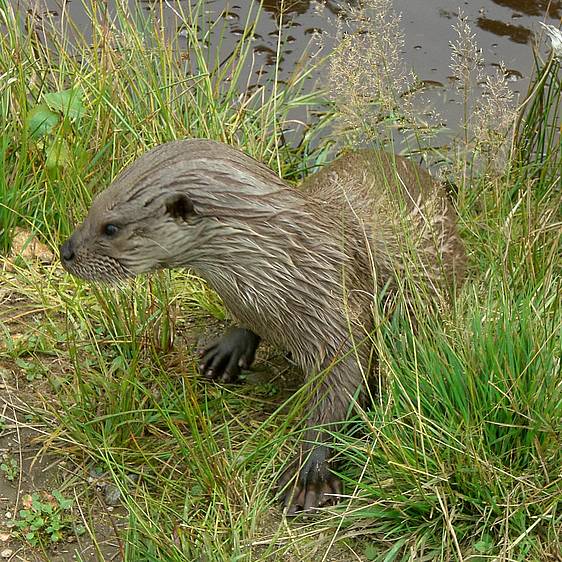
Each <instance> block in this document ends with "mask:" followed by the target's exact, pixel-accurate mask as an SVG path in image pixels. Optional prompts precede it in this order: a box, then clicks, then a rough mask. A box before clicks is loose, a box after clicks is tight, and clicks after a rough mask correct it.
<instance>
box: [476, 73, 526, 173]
mask: <svg viewBox="0 0 562 562" xmlns="http://www.w3.org/2000/svg"><path fill="white" fill-rule="evenodd" d="M514 98H515V94H514V93H513V90H512V89H511V88H510V87H509V84H508V82H507V73H506V69H505V66H504V65H503V63H501V64H500V66H499V67H498V68H497V70H496V73H495V74H494V75H488V76H486V78H485V79H484V83H483V91H482V95H481V96H480V99H479V100H478V102H477V103H476V104H475V108H474V111H473V114H472V120H471V123H470V129H471V131H472V137H473V144H474V151H475V154H477V155H481V156H482V157H483V158H484V163H483V166H484V170H486V171H495V172H498V173H501V172H503V171H504V170H505V166H506V163H507V160H508V156H509V152H510V150H511V143H510V142H509V141H510V140H511V139H512V135H510V132H512V131H513V127H514V125H515V120H516V118H517V109H516V107H515V103H514V101H515V100H514Z"/></svg>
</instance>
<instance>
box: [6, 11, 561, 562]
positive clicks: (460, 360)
mask: <svg viewBox="0 0 562 562" xmlns="http://www.w3.org/2000/svg"><path fill="white" fill-rule="evenodd" d="M201 7H202V3H197V5H196V6H195V7H194V8H193V9H192V11H191V13H186V14H185V15H184V17H185V26H184V29H185V33H186V36H187V41H188V44H189V49H188V51H189V56H180V54H179V52H178V49H177V44H175V39H174V38H173V37H172V38H164V37H162V36H161V35H160V34H159V33H158V32H156V31H154V29H156V28H154V26H152V25H151V24H150V22H148V23H147V22H143V21H142V20H140V19H139V20H135V19H134V18H132V17H129V15H128V14H127V13H125V12H120V13H119V15H118V20H117V23H116V26H117V28H118V29H119V32H117V31H116V30H115V29H110V30H109V32H108V30H107V29H106V28H104V26H103V17H102V15H103V14H99V13H97V12H96V11H95V10H94V9H93V8H91V10H92V18H93V21H94V25H93V38H92V46H91V47H88V46H87V45H86V43H85V42H83V41H81V40H80V39H79V38H78V39H77V40H76V41H75V43H74V44H73V45H70V43H69V41H68V39H65V38H64V37H60V36H57V35H53V36H52V37H51V38H50V43H49V44H50V45H51V48H50V49H45V48H44V47H42V46H41V45H40V44H39V43H38V41H37V37H36V36H35V34H34V28H33V26H31V27H28V28H27V29H25V28H24V26H23V25H22V24H21V22H20V20H19V19H18V18H17V17H16V16H15V15H14V14H13V13H12V12H11V8H10V3H8V2H5V1H4V2H3V1H1V0H0V25H4V26H6V28H7V29H8V30H9V32H8V33H3V34H0V76H1V77H2V80H1V81H0V112H1V113H0V158H1V160H0V162H1V166H2V173H0V248H1V249H2V251H3V253H4V254H7V252H8V251H9V248H10V246H11V241H12V236H13V232H14V228H15V227H16V226H20V227H23V228H25V229H27V230H32V231H33V232H34V233H36V234H37V236H39V237H40V239H42V240H43V241H45V242H46V243H47V244H49V245H50V246H51V247H52V248H53V249H54V248H56V247H57V245H58V244H59V243H60V242H61V241H62V240H64V239H65V237H66V236H67V235H68V234H69V233H70V232H71V231H72V228H73V226H74V224H75V223H76V222H78V221H79V220H80V218H81V217H82V216H83V215H84V213H85V212H86V210H87V208H88V205H89V202H90V201H91V198H92V196H93V195H94V194H95V193H97V192H98V191H99V190H101V189H103V188H104V187H105V186H106V185H107V184H108V183H109V181H110V180H111V178H112V177H113V176H114V175H115V174H116V173H117V172H118V171H119V170H120V169H121V168H122V167H124V166H125V165H127V164H128V163H130V162H131V161H132V160H133V159H134V158H135V157H136V156H138V155H139V154H140V153H142V152H143V151H145V150H146V149H147V148H149V147H152V146H154V145H156V144H158V143H161V142H164V141H167V140H170V139H174V138H184V137H209V138H215V139H219V140H223V141H225V142H228V143H231V144H234V145H236V146H239V147H241V148H242V149H243V150H245V151H246V152H248V153H249V154H251V155H253V156H255V157H256V158H258V159H259V160H262V161H264V162H266V163H267V164H269V165H270V166H271V167H272V168H273V169H275V170H276V171H278V172H279V173H280V174H281V175H282V176H284V177H286V178H288V179H290V180H297V179H299V178H301V177H302V175H303V173H304V171H305V170H307V169H310V168H313V167H314V165H315V164H317V163H318V162H321V161H322V160H324V159H325V158H326V154H327V147H328V146H329V145H330V144H331V143H329V142H328V141H324V142H323V140H322V139H323V137H322V131H323V122H320V123H317V124H316V125H314V124H313V125H312V126H311V127H310V128H309V129H308V130H307V131H305V134H304V137H303V138H302V141H301V142H300V143H299V144H298V146H297V147H296V148H295V146H290V145H289V144H288V143H286V142H284V135H283V131H284V130H286V129H287V128H288V127H290V117H291V112H292V111H294V110H295V109H297V108H298V109H299V110H303V109H304V110H305V109H306V108H307V107H311V108H314V107H316V108H317V107H318V105H317V104H319V103H320V100H319V99H318V98H319V96H317V95H313V94H307V93H304V92H303V91H302V83H303V79H304V77H305V76H306V75H307V74H308V73H310V72H311V68H309V67H307V66H303V68H302V69H301V70H300V71H299V72H297V73H296V74H295V76H294V77H293V79H292V80H290V81H289V82H288V84H287V85H282V84H281V83H273V84H268V85H267V87H264V88H263V89H261V90H260V89H258V90H256V91H254V92H252V93H250V92H247V91H246V83H245V78H244V75H243V69H244V68H245V66H244V65H245V64H247V61H248V57H250V52H251V47H250V39H249V37H250V31H251V22H248V23H247V27H246V33H245V35H244V36H243V37H242V38H241V40H240V43H239V47H238V51H237V52H236V53H234V54H233V56H232V57H231V58H230V59H228V60H227V61H226V62H225V63H223V64H219V61H218V59H217V58H216V57H215V55H214V54H211V55H209V54H207V53H208V52H211V53H213V52H215V51H213V50H210V51H206V50H205V49H204V47H203V45H204V39H205V34H206V33H207V32H208V31H209V29H210V26H212V25H215V24H213V23H212V22H205V21H204V17H203V15H202V12H201ZM96 14H97V15H96ZM197 24H199V27H198V26H197ZM219 36H220V34H219ZM560 102H561V87H560V69H559V63H558V62H556V61H555V59H550V60H549V61H548V62H547V63H544V64H542V63H541V64H539V63H537V75H536V77H535V81H534V84H533V86H532V88H531V94H530V97H529V100H528V102H527V104H526V105H525V106H524V107H523V108H522V109H521V112H520V116H519V120H518V127H517V131H516V135H515V140H514V145H513V150H512V153H511V158H510V160H509V162H508V163H507V165H506V167H505V169H503V170H501V171H500V172H499V173H497V174H495V175H491V174H486V175H483V176H482V177H475V178H474V179H473V180H472V181H471V182H465V181H461V182H460V183H459V190H460V191H461V193H459V194H458V211H459V224H460V227H461V231H462V235H463V238H464V240H465V242H466V245H467V249H468V253H469V256H470V272H469V279H468V281H467V283H466V285H465V286H464V288H463V290H462V291H461V294H460V295H459V297H458V299H457V300H456V302H455V303H454V304H453V306H451V307H450V308H449V309H445V310H442V311H440V312H435V313H432V314H424V315H423V316H422V317H421V319H420V320H419V322H418V325H417V328H416V330H415V332H414V331H413V330H412V327H411V325H410V324H409V323H408V321H407V319H405V318H401V317H400V316H396V317H394V318H391V319H388V320H387V321H386V322H384V323H383V325H382V326H381V327H380V330H378V331H377V332H376V333H375V334H373V342H374V345H375V346H376V348H377V351H378V354H379V363H380V370H379V373H378V377H379V381H380V392H379V393H377V394H373V396H372V400H371V403H370V404H369V405H368V407H365V408H364V409H361V410H359V409H358V410H357V411H356V412H355V416H354V418H353V419H352V420H351V421H350V422H349V423H348V427H347V428H346V429H347V430H346V431H345V432H342V433H341V434H338V435H337V436H336V442H337V450H338V453H337V454H338V458H339V459H340V460H341V464H340V470H341V474H342V477H343V478H344V480H345V485H346V492H347V493H348V494H349V499H348V500H347V501H344V502H343V503H342V504H340V505H339V506H337V508H333V509H330V510H327V511H326V513H324V514H322V515H319V516H317V517H313V518H298V519H296V520H294V521H286V520H285V519H284V518H283V516H282V514H281V511H280V509H279V508H278V506H277V505H276V503H275V499H274V485H275V480H276V477H277V476H278V475H279V474H280V473H281V471H282V469H283V464H284V462H285V460H286V459H287V458H288V457H289V455H290V453H291V452H292V451H293V450H294V448H295V447H296V445H297V442H298V437H299V431H300V429H301V426H300V425H299V420H300V419H301V417H302V414H303V404H304V402H305V398H306V388H305V389H304V391H301V392H297V393H296V394H295V395H294V396H293V397H291V398H289V399H286V395H285V394H284V393H283V392H282V386H283V385H282V384H281V382H280V381H281V375H282V374H283V373H282V372H281V374H280V373H279V371H280V369H279V368H274V369H272V370H273V372H274V373H275V374H276V377H275V378H272V380H271V381H270V382H268V383H262V384H258V385H250V384H247V385H241V386H220V385H212V384H204V383H203V382H202V381H201V380H200V379H199V377H198V376H197V370H196V363H197V361H196V358H195V355H194V345H195V343H194V342H195V336H194V334H195V333H196V332H197V331H202V332H204V331H205V329H206V328H207V327H208V324H209V323H210V321H209V317H210V316H213V317H218V318H224V311H223V309H222V307H221V304H220V301H219V300H218V298H217V297H216V296H215V295H214V294H213V293H212V292H211V291H209V290H208V289H207V288H206V287H205V286H204V284H203V283H202V282H201V281H200V280H198V279H196V278H194V277H193V276H191V275H190V274H189V273H188V272H173V273H163V274H158V275H155V276H152V277H151V278H150V279H140V280H137V281H135V282H134V283H132V284H131V286H130V287H127V288H125V289H123V290H119V291H118V290H112V289H100V288H95V287H91V286H89V285H87V284H84V283H80V282H78V281H75V280H74V279H71V278H70V277H69V276H68V275H66V274H64V273H63V272H62V270H61V268H60V267H59V266H58V265H56V264H53V265H48V266H38V265H37V264H34V263H33V262H31V261H25V260H20V261H19V262H18V263H16V268H15V270H14V271H11V272H10V271H4V272H0V281H1V286H2V290H3V291H4V293H3V294H7V295H11V296H12V297H16V296H17V297H19V298H21V299H23V301H24V302H25V303H26V308H25V309H22V310H19V309H16V308H14V309H13V310H14V314H15V313H16V312H17V315H18V318H19V321H18V322H17V323H13V322H12V323H8V322H6V323H5V326H4V328H3V333H4V334H5V336H6V337H5V343H4V344H3V345H0V360H2V362H4V363H6V364H8V365H10V366H13V367H14V368H17V363H16V361H18V360H21V359H23V360H25V361H27V362H28V363H33V362H37V363H38V364H43V363H45V362H47V360H49V361H50V362H49V363H48V368H47V369H46V372H47V373H48V375H47V376H48V379H49V382H50V385H51V389H52V390H51V392H52V395H51V399H50V398H49V397H47V398H45V397H43V398H41V397H39V398H38V399H37V401H36V403H35V408H36V414H37V415H39V416H40V418H41V419H42V420H43V422H44V423H46V424H47V427H48V435H49V436H48V437H45V439H46V442H47V444H48V446H49V447H50V449H51V450H56V451H59V452H60V453H61V454H62V455H65V456H66V457H67V458H72V459H74V460H75V461H76V462H77V463H78V464H79V465H81V466H84V467H86V468H85V469H84V470H85V471H86V472H88V470H89V468H91V467H94V466H95V467H98V468H99V469H101V470H102V471H104V472H106V473H107V475H108V478H109V479H110V480H111V481H112V482H113V484H114V485H115V486H117V488H118V489H119V490H120V492H121V498H122V501H123V503H124V505H125V508H126V515H125V525H124V526H123V527H122V531H121V533H120V548H121V552H122V553H123V555H124V559H125V560H130V561H140V560H154V561H156V560H166V561H168V560H169V561H178V562H179V561H184V560H229V561H230V560H232V561H234V560H324V559H325V560H330V559H335V558H339V559H340V560H356V559H369V560H385V561H392V560H443V561H448V560H469V559H470V560H489V559H499V560H521V561H529V560H537V561H539V560H557V559H559V558H557V557H559V556H560V552H562V544H561V538H560V537H561V534H562V513H561V508H560V500H561V499H562V473H561V472H560V470H561V468H560V467H561V466H562V452H561V450H562V448H561V447H560V443H561V442H562V421H561V419H562V373H561V348H562V310H561V301H560V294H561V292H562V286H561V285H562V251H561V250H562V249H561V240H560V233H561V230H562V229H561V222H560V221H561V208H562V207H561V203H562V201H561V191H560V169H561V168H562V150H561V146H560V135H559V126H560V122H559V120H560V115H559V107H560ZM315 104H316V105H315ZM37 108H39V109H37ZM331 117H332V116H331V115H328V116H327V118H326V119H327V120H328V119H329V118H331ZM37 124H39V125H40V127H39V129H37ZM557 128H558V133H557V132H556V131H557ZM8 305H10V302H8ZM24 375H25V373H24ZM32 382H33V381H32ZM80 501H81V502H82V504H81V505H82V510H83V519H84V522H85V527H86V529H87V531H88V532H89V533H90V534H91V537H92V540H93V541H94V542H96V541H97V538H96V534H95V533H96V527H95V519H96V517H97V516H96V513H97V512H96V509H98V510H99V507H96V505H97V504H96V501H95V497H94V495H93V494H92V493H88V492H84V493H82V495H81V497H80ZM97 548H99V549H100V552H101V547H100V546H99V544H98V546H97ZM354 553H357V554H358V555H359V556H360V558H357V557H355V554H354ZM99 557H100V560H101V559H103V557H102V555H101V554H100V555H99ZM361 557H362V558H361Z"/></svg>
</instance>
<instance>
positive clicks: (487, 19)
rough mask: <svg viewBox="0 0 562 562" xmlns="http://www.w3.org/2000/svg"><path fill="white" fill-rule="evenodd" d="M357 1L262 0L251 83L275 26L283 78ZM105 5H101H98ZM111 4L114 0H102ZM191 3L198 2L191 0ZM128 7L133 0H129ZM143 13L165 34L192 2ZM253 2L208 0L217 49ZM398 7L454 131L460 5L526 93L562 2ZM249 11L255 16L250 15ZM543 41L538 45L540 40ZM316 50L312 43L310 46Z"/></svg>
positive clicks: (411, 50)
mask: <svg viewBox="0 0 562 562" xmlns="http://www.w3.org/2000/svg"><path fill="white" fill-rule="evenodd" d="M17 3H18V4H20V5H22V6H24V7H28V8H29V6H30V5H34V6H35V8H36V9H37V11H38V12H42V13H45V11H49V13H50V15H51V16H53V19H54V20H55V21H56V20H59V21H64V20H65V19H66V20H68V19H69V18H70V19H71V20H73V21H75V22H76V23H77V24H78V27H79V29H82V30H86V33H87V29H88V18H87V15H86V13H85V11H84V8H83V6H82V3H81V2H80V1H79V0H66V1H65V0H34V1H31V2H30V1H29V0H28V1H26V2H24V1H23V0H17ZM353 3H354V0H348V1H347V2H346V1H345V0H340V1H336V0H327V2H326V9H325V10H324V13H323V14H320V13H319V12H318V10H317V9H316V3H315V2H313V1H310V0H284V1H283V0H264V1H263V11H264V13H263V14H262V16H261V18H260V20H259V22H258V25H257V27H256V30H255V36H254V38H253V51H254V63H253V67H252V68H251V69H248V73H249V74H250V76H249V83H257V82H260V81H263V80H264V79H267V77H268V76H270V75H271V74H272V73H273V72H274V69H275V63H276V58H277V54H276V53H277V49H278V38H279V30H280V29H281V30H282V38H283V49H282V56H281V59H280V60H279V61H278V63H279V64H278V72H279V78H280V79H281V80H284V79H286V78H287V77H288V76H289V75H290V74H291V72H292V70H293V69H294V68H295V65H296V64H297V62H298V60H299V59H300V58H301V57H302V56H303V52H305V51H306V49H307V46H309V43H310V40H311V37H312V35H313V33H314V32H315V30H324V31H327V32H328V34H333V31H334V22H335V18H336V15H337V14H338V13H340V12H341V8H342V6H345V5H346V4H353ZM101 4H102V3H100V5H101ZM103 4H106V5H107V6H108V8H109V10H110V13H111V12H112V11H114V10H115V1H114V0H106V1H104V2H103ZM192 4H195V1H194V0H193V2H192ZM129 5H130V6H131V7H134V6H135V0H129ZM136 5H137V6H140V7H141V8H142V9H143V10H144V11H146V12H149V13H151V14H152V15H153V16H154V17H156V18H157V19H158V20H160V19H162V23H163V25H164V28H165V29H166V30H167V31H168V33H174V32H175V31H176V30H177V29H178V22H177V17H176V11H177V10H178V9H182V10H184V11H186V10H187V9H188V8H189V0H168V1H167V2H162V3H161V2H160V1H158V0H139V1H138V2H136ZM258 5H259V2H258V1H257V0H234V1H232V0H230V1H229V0H207V2H205V11H206V13H207V15H208V17H209V19H210V20H211V21H215V20H218V21H220V22H223V23H224V26H225V30H226V33H224V36H223V42H222V46H221V50H222V51H223V52H224V55H225V56H226V55H227V54H228V53H229V52H230V51H232V49H233V46H234V45H235V43H236V41H238V40H239V38H240V36H241V33H242V30H243V28H244V26H245V23H246V21H247V18H248V17H249V14H250V17H255V13H256V9H257V7H258ZM394 7H395V9H396V11H398V12H401V13H402V27H403V29H404V32H405V38H406V43H405V49H404V53H403V56H404V60H405V63H406V64H407V65H408V66H411V67H412V68H413V69H414V71H415V72H416V74H417V76H418V77H419V78H420V79H421V80H423V81H424V82H425V83H426V84H430V85H431V86H433V88H432V91H431V98H432V101H433V103H435V104H436V105H437V109H438V111H439V113H440V115H441V119H442V121H443V122H444V123H445V124H447V125H448V127H449V128H451V129H456V128H457V127H458V123H459V122H460V119H461V107H460V105H461V104H460V100H459V99H458V98H457V96H456V94H455V91H454V90H455V89H454V88H453V87H452V80H453V78H452V77H451V70H450V66H449V65H450V48H449V42H450V41H453V40H454V39H455V32H454V30H453V27H452V26H453V24H454V23H455V21H456V18H457V14H458V11H459V8H460V9H462V11H463V12H464V14H465V16H466V18H467V21H468V23H469V24H470V25H471V27H472V29H473V30H474V31H475V33H476V39H477V41H478V44H479V46H480V47H481V49H482V54H483V57H484V60H485V65H486V66H487V67H488V70H492V69H493V67H497V66H498V65H499V64H500V63H503V64H504V65H505V67H506V69H507V71H508V76H509V80H510V83H511V87H512V89H513V90H514V92H516V93H517V94H518V95H519V96H520V97H521V96H524V94H525V92H526V89H527V85H528V78H529V76H530V74H531V69H532V64H533V56H532V49H531V44H532V42H533V41H534V38H535V37H536V34H538V33H540V32H541V31H542V29H541V26H540V25H539V22H540V21H544V22H546V23H550V24H553V25H555V26H558V25H559V24H560V22H561V20H562V0H552V1H550V2H549V1H547V0H480V1H479V2H474V1H470V2H469V1H463V2H459V0H394ZM252 14H254V15H252ZM544 44H545V43H544V41H543V45H544ZM312 50H313V49H311V51H312ZM318 82H319V83H320V84H319V85H320V86H325V84H323V83H322V77H321V76H318V75H316V76H313V77H311V79H310V81H309V84H310V85H309V86H308V87H309V88H310V89H313V88H315V87H318Z"/></svg>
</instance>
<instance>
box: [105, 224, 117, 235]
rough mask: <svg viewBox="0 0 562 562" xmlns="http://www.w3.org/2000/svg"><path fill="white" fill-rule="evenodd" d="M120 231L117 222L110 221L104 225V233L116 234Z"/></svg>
mask: <svg viewBox="0 0 562 562" xmlns="http://www.w3.org/2000/svg"><path fill="white" fill-rule="evenodd" d="M118 232H119V227H118V226H117V225H116V224H111V223H108V224H106V225H105V226H104V227H103V233H104V234H105V235H106V236H110V237H111V236H115V235H116V234H117V233H118Z"/></svg>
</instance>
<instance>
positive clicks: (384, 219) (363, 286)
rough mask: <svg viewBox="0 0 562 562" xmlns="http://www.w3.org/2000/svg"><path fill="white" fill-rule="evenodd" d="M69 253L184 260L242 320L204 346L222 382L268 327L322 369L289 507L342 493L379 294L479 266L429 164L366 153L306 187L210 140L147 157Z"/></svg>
mask: <svg viewBox="0 0 562 562" xmlns="http://www.w3.org/2000/svg"><path fill="white" fill-rule="evenodd" d="M60 256H61V261H62V265H63V266H64V268H65V269H66V270H67V271H69V272H70V273H72V274H73V275H76V276H78V277H81V278H83V279H86V280H92V281H105V282H115V281H116V280H118V279H124V278H127V277H132V276H135V275H138V274H141V273H146V272H149V271H154V270H158V269H162V268H175V267H189V268H190V269H191V270H193V271H194V272H196V273H197V274H198V275H199V276H201V277H202V278H203V279H205V280H206V281H207V283H208V284H209V285H210V286H211V287H212V288H213V289H214V290H215V291H216V292H217V293H218V294H219V295H220V297H221V298H222V300H223V302H224V304H225V306H226V308H227V309H228V311H229V312H230V314H231V316H232V318H233V319H234V320H235V327H232V328H230V329H229V330H227V332H226V333H225V335H224V336H223V338H222V339H220V340H219V341H218V342H217V343H216V344H214V345H211V346H210V347H209V348H207V349H206V350H204V352H203V354H202V357H201V365H200V369H201V371H202V373H203V374H204V375H206V376H208V377H210V378H211V379H215V380H219V381H225V382H228V381H231V380H234V379H235V378H236V377H237V375H238V374H239V373H240V370H241V369H246V368H249V367H250V366H251V364H252V362H253V360H254V357H255V353H256V349H257V347H258V345H259V343H260V341H261V338H264V339H265V340H267V341H269V342H271V343H272V344H274V345H276V346H279V347H281V348H283V349H285V350H286V351H288V352H290V353H291V354H292V357H293V359H294V360H295V361H296V363H297V364H298V365H299V366H300V367H301V368H302V369H303V371H304V372H305V373H306V375H307V376H309V377H313V381H311V385H312V388H313V391H312V392H311V404H310V411H309V413H308V418H307V421H306V426H307V428H306V431H305V435H304V439H303V443H302V445H301V447H300V453H299V455H298V457H297V459H295V461H294V462H293V463H289V465H288V468H287V469H286V471H285V473H284V474H283V475H282V477H281V479H280V482H279V487H280V489H281V497H282V501H283V503H284V505H285V507H286V508H287V513H288V514H289V515H293V514H296V513H298V512H300V511H308V510H311V509H314V508H317V507H321V506H325V505H329V504H332V503H334V502H335V501H337V499H338V497H339V496H340V495H341V494H342V484H341V481H340V480H339V479H338V478H337V477H336V476H335V475H334V474H333V472H332V471H331V470H330V467H331V455H330V437H329V433H330V432H332V431H334V430H335V429H337V428H338V423H340V422H342V421H343V420H344V419H345V418H346V415H347V413H348V411H349V409H350V407H351V406H352V405H353V403H354V401H355V400H357V399H358V396H359V395H360V392H361V388H363V386H364V384H365V381H366V377H367V376H368V374H369V372H370V370H371V369H372V363H373V362H372V346H371V345H369V341H370V338H369V336H370V335H371V333H372V330H373V324H374V320H373V307H374V306H375V302H376V301H375V295H377V292H378V291H384V292H385V293H386V294H389V295H399V296H400V295H402V296H404V297H405V298H406V299H407V298H408V294H409V293H410V292H411V291H423V292H424V293H427V294H428V295H429V296H430V297H431V296H432V295H433V296H435V297H437V298H439V295H441V294H443V293H445V292H447V291H449V290H450V289H451V288H452V287H454V286H455V285H457V286H458V285H459V284H460V283H461V282H462V280H463V277H464V270H465V253H464V249H463V244H462V242H461V239H460V238H459V235H458V233H457V228H456V219H455V212H454V210H453V207H452V205H451V203H450V201H449V199H448V197H447V195H446V193H445V192H444V190H443V188H442V187H441V186H440V185H439V184H438V183H437V182H436V181H434V179H433V178H432V176H431V175H430V174H429V173H428V172H427V171H425V170H424V169H423V168H422V167H421V166H419V165H418V164H415V163H413V162H411V161H409V160H407V159H405V158H402V157H400V156H397V155H394V154H390V153H387V152H384V151H381V150H374V149H364V150H359V151H356V152H351V153H349V154H347V155H344V156H342V157H340V158H339V159H337V160H336V161H334V162H333V163H331V164H329V165H327V166H325V167H323V168H322V169H321V170H320V171H319V172H318V173H316V174H314V175H312V176H310V177H309V178H308V179H306V180H305V181H304V182H303V184H302V185H301V187H300V188H299V189H296V188H294V187H291V186H290V185H288V184H287V183H285V182H284V181H283V180H281V179H280V178H279V177H278V176H277V175H276V174H275V173H274V172H273V171H271V170H270V169H269V168H268V167H266V166H265V165H263V164H261V163H259V162H258V161H256V160H254V159H253V158H251V157H249V156H247V155H246V154H244V153H243V152H241V151H239V150H237V149H235V148H233V147H230V146H228V145H225V144H223V143H220V142H215V141H211V140H202V139H198V140H195V139H192V140H182V141H173V142H169V143H166V144H163V145H160V146H158V147H156V148H154V149H152V150H150V151H149V152H147V153H145V154H144V155H142V156H141V157H140V158H138V159H137V160H136V161H135V162H133V164H132V165H130V166H129V167H127V168H126V169H125V170H124V171H123V172H122V173H121V174H120V175H119V176H118V177H117V178H116V179H115V180H114V181H113V182H112V183H111V185H110V186H109V187H108V188H107V189H106V190H105V191H102V192H101V193H100V194H99V195H97V197H96V198H95V200H94V201H93V203H92V205H91V208H90V210H89V212H88V215H87V217H86V219H85V220H84V222H83V223H82V224H81V225H80V226H79V227H78V228H77V229H76V230H75V231H74V233H73V234H72V236H71V237H70V238H69V239H68V240H67V241H66V242H65V243H64V244H63V245H62V246H61V248H60ZM404 280H408V282H407V283H405V282H404Z"/></svg>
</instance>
